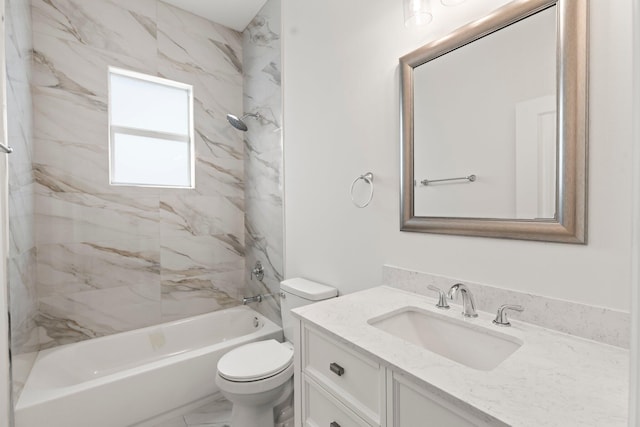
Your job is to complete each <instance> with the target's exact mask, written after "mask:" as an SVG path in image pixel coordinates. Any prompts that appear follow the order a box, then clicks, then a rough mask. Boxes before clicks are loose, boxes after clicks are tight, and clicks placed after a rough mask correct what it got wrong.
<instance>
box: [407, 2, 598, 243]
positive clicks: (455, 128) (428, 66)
mask: <svg viewBox="0 0 640 427" xmlns="http://www.w3.org/2000/svg"><path fill="white" fill-rule="evenodd" d="M400 65H401V84H402V99H401V108H402V164H401V169H402V204H401V230H403V231H419V232H428V233H444V234H460V235H470V236H487V237H502V238H515V239H528V240H544V241H556V242H570V243H584V242H585V240H586V232H585V223H586V211H585V199H586V149H587V140H586V129H587V78H586V76H587V67H586V65H587V0H571V1H567V0H519V1H516V2H511V3H509V4H507V5H506V6H503V7H502V8H500V9H498V10H496V11H494V12H493V13H491V14H490V15H488V16H486V17H484V18H482V19H480V20H478V21H476V22H473V23H471V24H468V25H466V26H464V27H462V28H460V29H458V30H456V31H454V32H453V33H452V34H450V35H448V36H446V37H444V38H443V39H440V40H437V41H434V42H432V43H430V44H428V45H425V46H423V47H421V48H419V49H417V50H415V51H414V52H411V53H409V54H407V55H405V56H404V57H402V58H400Z"/></svg>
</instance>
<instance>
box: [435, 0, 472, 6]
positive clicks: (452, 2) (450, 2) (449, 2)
mask: <svg viewBox="0 0 640 427" xmlns="http://www.w3.org/2000/svg"><path fill="white" fill-rule="evenodd" d="M465 1H466V0H440V3H442V4H443V5H445V6H457V5H459V4H461V3H464V2H465Z"/></svg>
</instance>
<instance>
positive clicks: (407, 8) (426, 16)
mask: <svg viewBox="0 0 640 427" xmlns="http://www.w3.org/2000/svg"><path fill="white" fill-rule="evenodd" d="M402 2H403V3H404V25H405V26H406V27H416V26H418V25H426V24H428V23H429V22H431V21H432V20H433V15H432V14H431V5H430V4H429V0H402Z"/></svg>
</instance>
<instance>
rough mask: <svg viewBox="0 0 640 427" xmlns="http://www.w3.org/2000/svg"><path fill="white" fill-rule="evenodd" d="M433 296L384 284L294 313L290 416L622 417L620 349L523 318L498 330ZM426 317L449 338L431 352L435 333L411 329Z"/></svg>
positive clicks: (311, 424)
mask: <svg viewBox="0 0 640 427" xmlns="http://www.w3.org/2000/svg"><path fill="white" fill-rule="evenodd" d="M436 303H437V300H436V299H432V298H429V297H425V296H421V295H417V294H414V293H410V292H406V291H403V290H399V289H395V288H391V287H385V286H382V287H378V288H373V289H369V290H366V291H362V292H357V293H354V294H350V295H347V296H343V297H340V298H337V299H334V300H330V301H326V302H321V303H318V304H315V305H312V306H308V307H303V308H300V309H297V310H295V311H294V315H295V316H296V317H297V318H298V320H299V322H298V325H297V326H298V328H299V330H298V332H299V336H300V340H299V341H298V342H297V343H296V345H297V349H296V350H297V351H296V372H295V378H296V405H297V406H296V417H297V418H296V425H297V426H305V427H351V426H358V427H360V426H380V427H384V426H387V427H467V426H482V427H484V426H532V427H533V426H536V427H540V426H563V427H570V426H598V427H604V426H606V427H615V426H621V427H622V426H626V425H627V393H628V351H627V350H624V349H622V348H618V347H614V346H609V345H606V344H600V343H597V342H594V341H589V340H585V339H581V338H577V337H574V336H571V335H567V334H563V333H559V332H555V331H552V330H548V329H544V328H541V327H537V326H534V325H531V324H527V323H523V322H517V321H513V326H512V327H510V328H500V327H498V326H495V325H493V324H492V320H493V318H494V315H491V314H489V313H483V312H480V313H479V314H480V315H479V317H477V318H475V319H463V317H462V315H461V313H460V306H458V305H453V306H452V308H451V309H450V310H438V309H436V308H435V304H436ZM407 312H411V313H418V315H417V316H413V315H412V316H407V315H405V314H406V313H407ZM389 319H391V320H389ZM425 319H426V321H427V322H432V321H433V322H432V324H433V325H435V327H436V328H440V329H442V328H448V329H447V331H446V333H445V334H444V335H443V337H444V338H443V337H440V339H444V340H445V341H446V340H447V339H449V338H450V341H447V342H443V343H441V346H440V347H438V348H431V349H427V348H428V347H429V346H430V345H432V344H431V343H433V341H434V340H433V339H432V338H433V337H432V338H429V339H428V340H427V341H429V342H427V343H421V342H420V341H419V339H420V337H415V336H412V335H411V334H412V333H414V332H412V331H411V328H414V327H415V322H420V321H424V320H425ZM403 322H404V323H403ZM412 323H414V324H413V325H412ZM425 325H426V324H420V325H418V328H416V331H423V330H425ZM451 325H453V326H451ZM465 329H468V330H471V331H475V332H473V333H471V334H470V335H469V334H467V335H465V334H466V332H464V330H465ZM461 331H462V332H461ZM436 332H437V331H436ZM474 334H475V335H477V334H480V335H479V336H478V337H474ZM482 334H485V335H486V340H487V341H486V342H485V341H484V340H485V338H483V336H482ZM502 341H505V342H510V343H511V344H509V345H507V344H505V346H506V347H505V348H508V351H507V352H506V353H505V352H503V351H502V350H503V349H501V348H500V347H501V345H502V344H500V343H501V342H502ZM487 343H488V345H487ZM458 344H461V345H462V347H460V346H459V345H458ZM465 346H466V347H465ZM475 349H477V351H475ZM450 351H452V352H453V353H447V352H450ZM458 351H461V352H463V353H471V355H472V356H474V355H476V354H477V356H478V357H477V358H476V357H475V356H474V357H470V358H469V357H468V356H463V357H462V359H458V354H457V353H456V352H458ZM438 353H440V354H438ZM465 357H467V359H466V360H465ZM496 357H497V359H495V358H496ZM452 358H453V359H452ZM478 358H480V359H483V360H484V361H483V362H481V363H480V364H479V365H474V362H473V361H474V360H476V359H478ZM487 358H488V359H487ZM455 360H458V361H455ZM460 360H461V362H460ZM469 365H474V367H470V366H469Z"/></svg>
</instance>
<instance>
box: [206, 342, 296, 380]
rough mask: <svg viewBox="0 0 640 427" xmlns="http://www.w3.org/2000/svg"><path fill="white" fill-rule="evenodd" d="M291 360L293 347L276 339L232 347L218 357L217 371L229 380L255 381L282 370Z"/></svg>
mask: <svg viewBox="0 0 640 427" xmlns="http://www.w3.org/2000/svg"><path fill="white" fill-rule="evenodd" d="M292 361H293V348H291V347H290V346H287V345H285V344H281V343H279V342H278V341H276V340H267V341H257V342H252V343H249V344H245V345H243V346H240V347H237V348H234V349H233V350H231V351H229V352H228V353H227V354H225V355H224V356H222V357H221V358H220V361H219V362H218V373H219V374H220V376H222V377H223V378H226V379H228V380H230V381H257V380H261V379H264V378H268V377H270V376H273V375H275V374H277V373H279V372H281V371H283V370H284V369H285V368H286V367H287V366H289V365H290V364H291V362H292Z"/></svg>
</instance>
